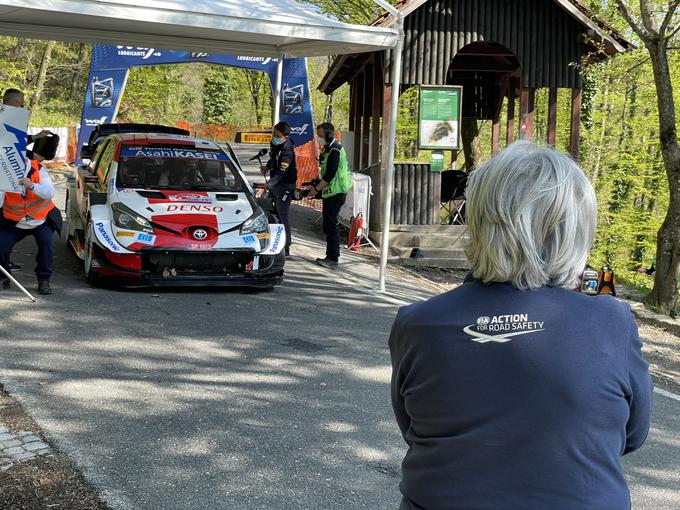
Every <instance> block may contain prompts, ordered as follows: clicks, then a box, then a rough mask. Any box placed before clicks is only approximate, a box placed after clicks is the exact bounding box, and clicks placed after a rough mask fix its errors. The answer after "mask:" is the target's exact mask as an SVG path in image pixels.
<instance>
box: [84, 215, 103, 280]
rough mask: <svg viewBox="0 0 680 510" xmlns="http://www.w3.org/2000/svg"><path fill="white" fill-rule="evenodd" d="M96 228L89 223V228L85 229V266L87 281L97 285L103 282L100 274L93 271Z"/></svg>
mask: <svg viewBox="0 0 680 510" xmlns="http://www.w3.org/2000/svg"><path fill="white" fill-rule="evenodd" d="M93 236H94V227H93V226H92V222H91V221H88V222H87V228H86V229H85V247H84V252H85V253H84V257H83V264H84V269H85V279H86V280H87V281H88V282H89V283H91V284H93V285H95V284H97V283H98V282H99V281H100V280H101V276H100V275H99V273H97V272H95V271H94V269H93V265H92V261H93V260H94V256H95V255H94V241H93Z"/></svg>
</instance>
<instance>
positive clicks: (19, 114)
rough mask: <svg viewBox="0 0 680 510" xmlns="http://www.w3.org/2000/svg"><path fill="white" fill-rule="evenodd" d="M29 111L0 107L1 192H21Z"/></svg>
mask: <svg viewBox="0 0 680 510" xmlns="http://www.w3.org/2000/svg"><path fill="white" fill-rule="evenodd" d="M27 131H28V110H26V109H24V108H14V107H13V106H7V105H0V191H13V192H20V191H21V185H20V184H19V180H20V179H23V178H24V177H25V176H26V139H27V133H26V132H27Z"/></svg>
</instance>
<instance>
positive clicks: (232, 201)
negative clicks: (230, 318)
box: [66, 124, 286, 287]
mask: <svg viewBox="0 0 680 510" xmlns="http://www.w3.org/2000/svg"><path fill="white" fill-rule="evenodd" d="M142 127H143V128H144V129H145V130H147V131H148V130H152V131H153V130H154V128H155V130H156V131H161V130H164V131H165V132H156V133H154V132H124V131H130V130H134V129H135V128H134V125H124V124H121V125H115V124H112V125H103V126H100V127H99V128H98V129H97V131H95V133H93V137H91V138H90V142H91V144H90V147H89V151H90V154H91V160H90V162H89V164H87V165H85V166H81V167H79V168H78V172H77V176H76V177H75V178H74V179H70V181H69V187H68V192H67V198H66V214H67V217H68V225H69V230H68V233H69V242H70V244H71V245H72V246H73V248H74V250H75V252H76V254H77V255H78V256H79V257H80V258H82V259H83V261H84V265H85V273H86V275H87V278H88V280H90V281H93V282H97V281H102V280H105V281H107V282H108V283H111V284H113V285H121V286H155V285H236V286H255V287H272V286H274V285H276V284H277V283H280V282H281V281H282V279H283V266H284V263H285V254H284V247H285V244H286V234H285V230H284V227H283V225H282V224H281V223H279V220H278V217H277V216H276V211H275V210H274V208H273V204H272V201H271V200H270V199H266V198H256V196H255V193H254V191H253V189H252V187H251V186H250V184H249V183H248V181H247V180H246V178H245V177H244V175H243V171H242V169H241V167H240V164H239V162H238V160H237V158H236V156H235V155H234V153H233V151H232V150H231V148H230V147H228V148H227V151H226V152H225V150H223V149H222V148H221V147H220V146H218V145H217V144H215V143H214V142H211V141H208V140H202V139H197V138H191V137H189V136H186V135H183V134H176V133H178V132H181V131H179V130H175V129H174V128H162V127H159V126H155V127H154V126H142ZM142 127H140V128H139V129H142ZM109 133H113V134H109ZM86 150H88V149H87V148H86ZM83 154H84V153H83Z"/></svg>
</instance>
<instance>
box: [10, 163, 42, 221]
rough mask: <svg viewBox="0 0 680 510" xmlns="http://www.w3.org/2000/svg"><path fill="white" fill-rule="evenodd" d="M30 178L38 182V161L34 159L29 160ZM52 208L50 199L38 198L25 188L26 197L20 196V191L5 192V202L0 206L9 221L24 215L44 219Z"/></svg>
mask: <svg viewBox="0 0 680 510" xmlns="http://www.w3.org/2000/svg"><path fill="white" fill-rule="evenodd" d="M31 167H32V168H33V171H32V172H31V175H30V179H31V180H32V181H33V182H34V183H36V184H40V163H38V162H37V161H35V160H32V161H31ZM53 208H54V204H53V203H52V200H50V199H48V198H47V199H46V198H40V197H39V196H38V195H36V194H35V193H33V192H32V191H30V190H26V198H24V197H22V196H21V193H10V192H8V193H5V202H4V204H3V206H2V211H3V214H4V216H5V218H7V219H8V220H10V221H17V222H18V221H21V220H22V219H23V218H25V217H26V216H30V217H31V218H33V219H34V220H44V219H45V218H46V217H47V214H48V213H49V212H50V211H51V210H52V209H53Z"/></svg>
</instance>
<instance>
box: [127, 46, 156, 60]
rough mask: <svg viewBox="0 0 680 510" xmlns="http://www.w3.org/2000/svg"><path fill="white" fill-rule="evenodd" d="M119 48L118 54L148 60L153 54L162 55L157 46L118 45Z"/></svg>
mask: <svg viewBox="0 0 680 510" xmlns="http://www.w3.org/2000/svg"><path fill="white" fill-rule="evenodd" d="M116 48H118V55H120V56H122V57H142V60H147V59H148V58H151V57H152V56H156V57H160V56H161V53H160V51H159V52H157V51H156V48H140V47H136V48H135V47H134V46H116Z"/></svg>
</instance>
